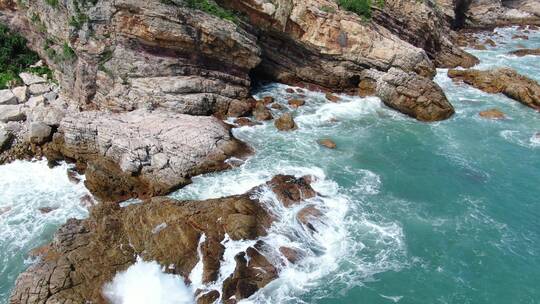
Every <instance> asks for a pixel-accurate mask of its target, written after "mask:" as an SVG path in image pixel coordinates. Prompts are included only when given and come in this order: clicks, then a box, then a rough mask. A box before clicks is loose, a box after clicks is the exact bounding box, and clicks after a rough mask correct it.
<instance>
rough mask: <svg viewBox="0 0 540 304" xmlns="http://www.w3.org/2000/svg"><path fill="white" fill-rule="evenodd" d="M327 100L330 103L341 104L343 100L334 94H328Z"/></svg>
mask: <svg viewBox="0 0 540 304" xmlns="http://www.w3.org/2000/svg"><path fill="white" fill-rule="evenodd" d="M325 97H326V99H328V100H329V101H330V102H339V101H340V100H341V98H340V97H339V96H336V95H334V94H332V93H326V96H325Z"/></svg>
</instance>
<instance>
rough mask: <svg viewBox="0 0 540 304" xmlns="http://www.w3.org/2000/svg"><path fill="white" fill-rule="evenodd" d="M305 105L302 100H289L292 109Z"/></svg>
mask: <svg viewBox="0 0 540 304" xmlns="http://www.w3.org/2000/svg"><path fill="white" fill-rule="evenodd" d="M305 104H306V101H305V100H303V99H290V100H289V105H290V106H291V107H293V108H299V107H301V106H303V105H305Z"/></svg>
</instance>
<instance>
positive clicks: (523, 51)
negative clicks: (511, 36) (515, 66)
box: [509, 49, 540, 57]
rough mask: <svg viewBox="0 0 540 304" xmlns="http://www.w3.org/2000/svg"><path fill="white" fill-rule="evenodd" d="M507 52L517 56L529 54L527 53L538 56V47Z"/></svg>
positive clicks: (539, 51)
mask: <svg viewBox="0 0 540 304" xmlns="http://www.w3.org/2000/svg"><path fill="white" fill-rule="evenodd" d="M509 54H510V55H515V56H518V57H523V56H529V55H531V56H540V49H520V50H515V51H512V52H510V53H509Z"/></svg>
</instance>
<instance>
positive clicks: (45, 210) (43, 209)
mask: <svg viewBox="0 0 540 304" xmlns="http://www.w3.org/2000/svg"><path fill="white" fill-rule="evenodd" d="M56 209H58V208H56V207H41V208H38V210H39V212H41V214H47V213H51V212H53V211H54V210H56Z"/></svg>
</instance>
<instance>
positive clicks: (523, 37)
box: [512, 35, 529, 40]
mask: <svg viewBox="0 0 540 304" xmlns="http://www.w3.org/2000/svg"><path fill="white" fill-rule="evenodd" d="M512 39H514V40H516V39H523V40H529V36H527V35H514V36H512Z"/></svg>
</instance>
